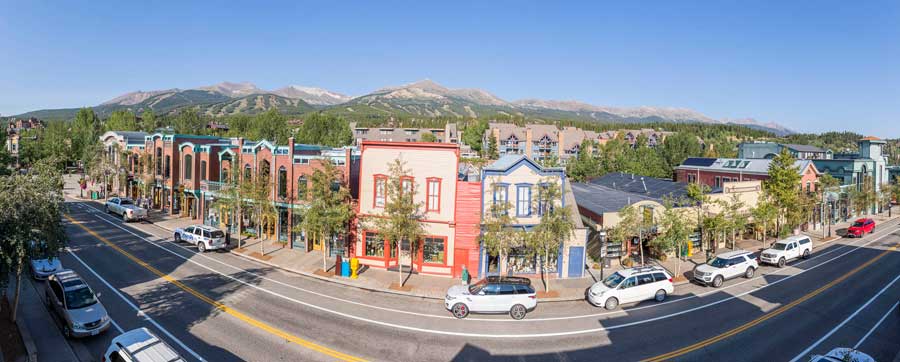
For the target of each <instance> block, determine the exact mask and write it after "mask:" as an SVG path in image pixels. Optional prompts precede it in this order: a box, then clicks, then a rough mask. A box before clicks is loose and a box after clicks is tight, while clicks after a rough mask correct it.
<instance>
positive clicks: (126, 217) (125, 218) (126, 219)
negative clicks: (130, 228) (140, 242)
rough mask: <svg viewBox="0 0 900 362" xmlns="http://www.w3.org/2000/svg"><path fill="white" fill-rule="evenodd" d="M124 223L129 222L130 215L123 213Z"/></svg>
mask: <svg viewBox="0 0 900 362" xmlns="http://www.w3.org/2000/svg"><path fill="white" fill-rule="evenodd" d="M122 222H128V215H127V214H125V213H124V212H123V213H122Z"/></svg>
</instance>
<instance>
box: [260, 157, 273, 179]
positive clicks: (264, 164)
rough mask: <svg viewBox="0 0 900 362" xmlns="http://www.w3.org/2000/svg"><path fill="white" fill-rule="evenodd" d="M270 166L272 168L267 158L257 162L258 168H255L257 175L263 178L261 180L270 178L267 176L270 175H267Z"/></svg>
mask: <svg viewBox="0 0 900 362" xmlns="http://www.w3.org/2000/svg"><path fill="white" fill-rule="evenodd" d="M270 168H272V167H271V166H270V164H269V161H268V160H262V161H260V163H259V168H257V172H258V173H259V175H260V176H261V177H262V178H263V180H271V179H270V178H269V176H270V175H269V172H271V171H270V170H269V169H270Z"/></svg>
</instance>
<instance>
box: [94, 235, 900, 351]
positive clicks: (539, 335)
mask: <svg viewBox="0 0 900 362" xmlns="http://www.w3.org/2000/svg"><path fill="white" fill-rule="evenodd" d="M101 221H104V222H107V223H109V224H111V225H113V226H115V227H117V228H119V229H122V230H125V231H126V232H128V233H130V234H132V235H134V236H136V237H138V238H140V239H143V240H145V241H148V242H150V243H151V244H153V245H156V246H157V247H160V248H162V249H163V250H166V251H168V252H169V253H172V254H175V255H178V256H179V257H181V258H182V259H184V260H186V261H188V262H190V263H192V264H196V265H197V266H199V267H201V268H204V269H207V270H209V271H212V272H213V273H217V274H219V275H222V276H223V277H226V278H228V279H231V280H234V281H236V282H238V283H241V284H243V285H246V286H248V287H250V288H254V289H257V290H260V291H262V292H264V293H268V294H271V295H273V296H276V297H279V298H282V299H284V300H288V301H291V302H294V303H297V304H300V305H304V306H307V307H309V308H313V309H317V310H320V311H323V312H326V313H331V314H334V315H338V316H342V317H345V318H350V319H355V320H358V321H362V322H367V323H371V324H376V325H380V326H385V327H392V328H397V329H402V330H408V331H414V332H422V333H431V334H438V335H448V336H458V337H476V338H544V337H559V336H570V335H577V334H586V333H596V332H603V331H610V330H614V329H620V328H625V327H631V326H635V325H641V324H646V323H650V322H655V321H658V320H662V319H668V318H672V317H676V316H679V315H683V314H687V313H690V312H694V311H698V310H701V309H706V308H709V307H712V306H714V305H718V304H721V303H725V302H727V301H731V300H734V299H737V298H740V297H742V296H745V295H747V294H750V293H753V292H756V291H759V290H761V289H764V288H767V287H770V286H773V285H777V284H779V283H781V282H784V281H786V280H789V279H791V278H793V277H796V276H798V275H801V274H803V273H806V272H808V271H810V270H813V269H816V268H818V267H820V266H822V265H825V264H827V263H830V262H832V261H834V260H836V259H838V258H841V257H843V256H845V255H847V254H850V253H852V252H854V251H856V250H858V249H859V248H862V247H864V246H867V245H869V244H872V243H874V242H876V241H879V240H881V239H883V238H885V237H887V236H890V234H887V235H882V236H880V237H878V238H876V239H872V240H870V241H869V242H867V243H865V244H862V245H859V246H857V247H856V248H853V249H852V250H849V251H847V252H845V253H843V254H841V255H838V256H836V257H833V258H831V259H828V260H826V261H824V262H822V263H820V264H818V265H814V266H812V267H810V268H809V269H804V270H802V271H800V272H799V273H797V274H793V275H788V276H786V277H785V278H782V279H779V280H776V281H774V282H772V283H769V284H767V285H765V286H762V287H760V288H757V289H754V290H749V291H746V292H743V293H740V294H736V295H733V296H731V297H728V298H724V299H721V300H718V301H715V302H710V303H707V304H704V305H700V306H697V307H694V308H690V309H686V310H682V311H679V312H674V313H670V314H665V315H661V316H657V317H654V318H649V319H642V320H638V321H634V322H629V323H622V324H617V325H611V326H608V327H599V328H591V329H582V330H575V331H567V332H552V333H534V334H486V333H464V332H451V331H442V330H433V329H425V328H418V327H410V326H405V325H399V324H395V323H389V322H382V321H377V320H373V319H369V318H364V317H359V316H355V315H352V314H348V313H344V312H338V311H336V310H331V309H328V308H325V307H320V306H318V305H315V304H311V303H308V302H304V301H301V300H298V299H294V298H291V297H288V296H285V295H283V294H279V293H276V292H274V291H271V290H268V289H265V288H261V287H259V286H256V285H253V284H250V283H247V282H244V281H243V280H240V279H237V278H235V277H233V276H230V275H227V274H223V273H221V272H218V271H216V270H214V269H212V268H210V267H208V266H206V265H203V264H200V263H197V262H196V261H194V260H191V259H189V258H185V257H184V256H181V255H180V254H177V253H175V252H173V251H171V250H169V249H167V248H164V247H162V246H160V245H158V244H157V243H156V242H154V241H152V240H150V239H147V238H144V237H142V236H140V235H137V234H135V233H133V232H131V231H130V230H127V229H124V228H122V227H121V226H119V225H116V224H113V223H110V222H109V221H107V220H104V219H101Z"/></svg>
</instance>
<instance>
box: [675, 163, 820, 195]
mask: <svg viewBox="0 0 900 362" xmlns="http://www.w3.org/2000/svg"><path fill="white" fill-rule="evenodd" d="M771 163H772V160H770V159H740V158H737V159H734V158H702V157H691V158H688V159H687V160H685V161H684V162H683V163H682V164H681V165H679V166H678V167H675V181H678V182H683V183H690V182H699V183H700V184H702V185H706V186H709V187H710V188H712V189H719V188H721V187H722V185H724V183H725V182H733V181H753V180H759V181H765V180H766V179H768V178H769V165H770V164H771ZM794 167H796V169H797V172H798V173H799V174H800V176H801V179H800V185H799V187H800V189H801V190H805V191H807V192H815V191H816V182H817V181H818V179H819V170H818V169H816V165H815V164H813V162H812V161H810V160H797V161H795V162H794Z"/></svg>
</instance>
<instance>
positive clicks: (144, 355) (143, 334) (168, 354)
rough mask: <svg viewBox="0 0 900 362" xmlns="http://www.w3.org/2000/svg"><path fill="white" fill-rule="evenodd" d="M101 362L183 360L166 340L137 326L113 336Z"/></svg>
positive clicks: (174, 361) (165, 361)
mask: <svg viewBox="0 0 900 362" xmlns="http://www.w3.org/2000/svg"><path fill="white" fill-rule="evenodd" d="M101 361H102V362H183V361H184V359H183V358H181V356H179V355H178V352H175V350H174V349H172V347H170V346H169V345H168V344H166V342H163V340H162V339H160V338H159V337H157V336H156V335H155V334H153V332H150V330H149V329H147V328H138V329H135V330H130V331H128V332H125V333H122V334H120V335H118V336H116V338H113V340H112V343H110V345H109V348H107V349H106V353H104V354H103V358H102V359H101Z"/></svg>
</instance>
